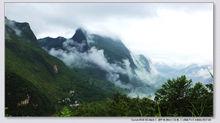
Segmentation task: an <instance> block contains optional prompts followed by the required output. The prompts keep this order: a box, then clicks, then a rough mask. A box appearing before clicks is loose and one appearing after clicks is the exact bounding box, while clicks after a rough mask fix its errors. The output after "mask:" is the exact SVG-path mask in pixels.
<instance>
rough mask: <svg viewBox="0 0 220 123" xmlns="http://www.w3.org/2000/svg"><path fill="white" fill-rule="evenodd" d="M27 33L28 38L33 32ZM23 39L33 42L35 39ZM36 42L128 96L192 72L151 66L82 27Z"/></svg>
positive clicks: (114, 41) (23, 30) (18, 32)
mask: <svg viewBox="0 0 220 123" xmlns="http://www.w3.org/2000/svg"><path fill="white" fill-rule="evenodd" d="M7 21H8V20H7ZM12 22H13V23H15V21H8V22H7V23H6V25H10V27H11V28H13V30H12V32H13V33H14V34H16V35H18V36H20V37H22V35H21V34H25V33H26V31H27V30H31V29H30V26H29V24H28V23H23V24H24V27H25V28H24V27H22V26H20V27H19V26H17V25H19V24H17V23H15V24H11V23H12ZM27 24H28V26H26V25H27ZM14 25H16V26H14ZM18 27H19V28H18ZM27 27H29V28H27ZM9 31H10V30H9ZM28 32H29V33H27V34H30V33H31V34H30V35H32V33H33V32H32V31H28ZM33 35H34V34H33ZM24 36H25V35H24ZM24 38H26V37H24ZM26 39H33V40H36V37H35V36H34V37H27V38H26ZM37 42H38V44H37V45H39V46H40V47H41V48H43V49H44V50H45V51H47V52H48V53H49V54H50V55H52V56H55V57H57V58H58V59H60V60H62V61H63V62H64V63H65V64H66V65H67V66H68V67H69V68H71V69H73V70H78V71H80V72H83V73H85V74H88V75H90V76H93V77H95V78H97V79H100V80H104V81H105V80H107V81H110V82H112V83H113V84H114V85H116V86H117V87H120V88H123V89H126V90H128V92H129V95H131V96H137V95H138V96H140V95H143V96H146V95H151V94H152V93H154V92H155V90H157V88H159V87H160V86H161V84H162V83H163V82H164V81H165V80H166V79H168V78H170V77H171V78H172V77H177V76H179V75H183V74H187V75H190V74H192V71H193V70H195V69H196V68H193V67H192V66H191V67H189V68H185V69H181V70H179V71H177V70H176V68H169V67H167V68H166V67H164V66H155V65H153V64H152V63H151V62H150V60H149V59H147V58H146V57H145V56H144V55H137V54H134V53H132V52H131V51H130V50H129V49H128V48H127V47H126V46H125V45H124V44H123V41H121V40H120V39H114V38H111V37H107V36H102V35H99V34H88V33H87V32H86V30H85V29H83V28H78V29H76V32H75V34H74V35H73V36H72V37H71V38H69V39H67V38H64V37H61V36H59V37H57V38H51V37H45V38H42V39H38V41H37ZM190 68H191V69H190ZM182 71H185V72H182ZM190 71H191V72H190ZM202 72H204V71H202ZM190 77H192V78H193V81H209V82H210V81H212V79H210V78H211V77H208V78H203V77H201V76H197V77H196V73H193V74H192V75H191V76H190ZM194 78H195V79H194Z"/></svg>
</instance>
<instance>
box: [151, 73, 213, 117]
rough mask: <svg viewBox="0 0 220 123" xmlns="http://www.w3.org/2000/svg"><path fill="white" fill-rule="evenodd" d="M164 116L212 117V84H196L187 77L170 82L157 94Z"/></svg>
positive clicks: (156, 98)
mask: <svg viewBox="0 0 220 123" xmlns="http://www.w3.org/2000/svg"><path fill="white" fill-rule="evenodd" d="M155 101H156V102H157V104H158V105H159V107H160V112H161V115H162V116H212V115H213V87H212V84H207V85H203V84H202V83H196V84H195V85H194V86H193V85H192V80H190V79H187V78H186V76H181V77H178V78H177V79H172V80H168V81H167V82H166V83H165V84H163V85H162V87H161V89H159V90H158V91H157V92H156V93H155Z"/></svg>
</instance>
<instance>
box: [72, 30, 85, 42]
mask: <svg viewBox="0 0 220 123" xmlns="http://www.w3.org/2000/svg"><path fill="white" fill-rule="evenodd" d="M72 39H73V40H74V41H76V42H77V43H82V42H84V41H86V40H87V38H86V31H85V30H84V29H83V28H78V29H76V32H75V34H74V35H73V37H72Z"/></svg>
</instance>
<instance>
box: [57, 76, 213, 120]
mask: <svg viewBox="0 0 220 123" xmlns="http://www.w3.org/2000/svg"><path fill="white" fill-rule="evenodd" d="M57 115H58V116H213V84H206V85H204V84H202V83H195V84H194V85H193V84H192V81H191V80H190V79H187V78H186V77H185V76H181V77H179V78H177V79H172V80H168V81H167V82H166V83H165V84H163V85H162V87H161V89H159V90H158V91H157V92H156V93H155V98H154V100H151V99H149V98H142V99H141V98H138V97H137V98H130V97H127V96H126V95H123V94H120V93H117V94H115V95H114V96H113V98H109V99H106V100H103V101H98V102H91V103H82V104H80V105H79V106H78V107H69V106H68V105H66V106H65V107H64V108H63V109H62V110H61V111H60V112H59V113H58V114H57Z"/></svg>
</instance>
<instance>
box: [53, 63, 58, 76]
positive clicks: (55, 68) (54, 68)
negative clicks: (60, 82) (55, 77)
mask: <svg viewBox="0 0 220 123" xmlns="http://www.w3.org/2000/svg"><path fill="white" fill-rule="evenodd" d="M53 70H54V73H55V74H57V73H58V72H59V71H58V67H57V65H56V64H55V65H53Z"/></svg>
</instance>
